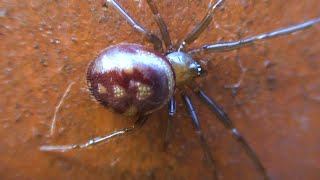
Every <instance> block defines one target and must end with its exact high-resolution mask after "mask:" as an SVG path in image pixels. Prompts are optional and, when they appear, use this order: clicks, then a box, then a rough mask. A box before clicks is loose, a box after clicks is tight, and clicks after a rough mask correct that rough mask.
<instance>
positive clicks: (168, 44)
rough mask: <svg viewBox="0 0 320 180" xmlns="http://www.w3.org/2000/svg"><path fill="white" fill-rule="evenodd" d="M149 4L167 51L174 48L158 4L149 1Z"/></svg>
mask: <svg viewBox="0 0 320 180" xmlns="http://www.w3.org/2000/svg"><path fill="white" fill-rule="evenodd" d="M147 3H148V5H149V7H150V9H151V11H152V13H153V15H154V17H155V19H156V22H157V24H158V27H159V29H160V32H161V36H162V40H163V42H164V44H165V46H166V48H167V50H170V49H171V48H172V42H171V39H170V35H169V32H168V29H167V26H166V23H165V22H164V20H163V19H162V17H161V15H160V13H159V11H158V8H157V6H156V4H155V3H154V2H153V1H152V0H147Z"/></svg>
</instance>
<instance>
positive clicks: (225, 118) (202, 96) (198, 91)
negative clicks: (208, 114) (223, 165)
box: [193, 85, 270, 180]
mask: <svg viewBox="0 0 320 180" xmlns="http://www.w3.org/2000/svg"><path fill="white" fill-rule="evenodd" d="M193 90H194V92H195V93H196V94H197V95H198V96H199V97H200V99H201V100H203V101H204V102H205V103H206V104H207V105H208V106H209V107H211V109H212V110H213V111H214V112H215V114H216V115H217V116H218V119H219V120H220V121H221V122H222V123H223V125H224V126H225V128H227V129H228V130H229V131H230V132H231V133H232V135H233V137H234V138H235V140H236V141H238V142H239V143H240V144H241V146H242V148H243V149H244V150H245V151H246V153H247V155H248V156H249V157H250V158H251V159H252V160H253V162H254V164H255V165H256V167H257V168H258V169H259V171H260V172H261V174H262V175H263V177H264V179H265V180H270V178H269V177H268V175H267V172H266V169H265V167H264V166H263V165H262V163H261V161H260V159H259V158H258V156H257V154H256V153H255V152H254V151H253V150H252V149H251V147H250V146H249V144H248V143H247V141H246V140H245V139H244V137H243V136H242V135H241V134H240V133H239V131H238V129H236V128H235V126H234V125H233V122H232V121H231V119H230V118H229V117H228V115H227V114H226V113H225V112H224V111H223V110H222V108H221V107H220V106H219V105H218V104H217V103H215V102H214V100H213V99H212V98H210V97H208V96H207V95H206V94H205V93H204V92H203V91H202V90H201V89H200V88H199V87H198V86H197V85H194V87H193Z"/></svg>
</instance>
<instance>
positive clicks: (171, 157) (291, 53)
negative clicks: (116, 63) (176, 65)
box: [0, 0, 320, 180]
mask: <svg viewBox="0 0 320 180" xmlns="http://www.w3.org/2000/svg"><path fill="white" fill-rule="evenodd" d="M119 1H120V3H121V4H122V5H123V6H124V7H125V8H126V9H127V11H128V12H129V13H130V14H131V15H132V16H133V17H134V18H135V19H136V20H137V21H138V22H139V23H140V24H141V25H142V26H143V27H146V28H147V29H149V30H151V31H152V32H154V33H156V34H158V35H159V30H158V29H157V26H156V23H155V21H154V19H153V18H152V15H151V12H150V10H149V9H148V6H147V4H146V2H145V1H143V0H119ZM155 2H156V4H157V5H158V8H159V10H160V12H161V14H162V16H163V18H164V20H165V22H166V23H167V25H168V29H169V31H170V35H171V38H172V40H173V42H174V43H178V42H181V41H182V39H183V38H184V37H185V36H186V35H187V33H188V32H190V31H191V30H192V28H193V27H194V26H195V25H196V24H197V23H198V22H199V21H200V20H201V19H202V17H203V16H204V14H205V11H206V9H207V6H208V3H209V0H181V1H170V0H161V1H160V0H156V1H155ZM319 7H320V2H319V0H306V1H300V0H289V1H279V0H264V1H255V0H251V1H250V0H226V2H225V3H224V4H223V8H222V9H220V10H218V11H217V12H216V13H215V15H214V17H215V18H214V22H212V23H211V24H210V26H209V27H208V28H207V30H205V32H204V33H203V34H202V35H201V37H200V38H199V39H198V40H197V41H196V42H195V43H193V44H192V45H191V46H190V47H197V46H200V45H201V44H205V43H212V42H218V41H226V40H235V39H238V38H239V37H249V36H251V35H256V34H259V33H263V32H268V31H271V30H274V29H278V28H281V27H285V26H288V25H292V24H295V23H299V22H303V21H305V20H307V19H311V18H315V17H317V16H318V17H319V16H320V9H319ZM319 37H320V25H319V24H318V25H316V26H314V27H312V28H311V29H308V30H305V31H303V32H299V33H295V34H293V35H288V36H285V37H280V38H277V39H272V40H268V41H264V42H261V43H258V44H257V45H255V46H252V47H248V48H244V49H241V50H240V51H238V54H239V58H240V60H241V62H242V64H243V66H244V67H245V68H247V73H246V74H245V76H244V78H243V81H242V84H241V87H240V89H239V92H238V94H236V95H235V94H233V93H232V91H231V90H230V89H229V90H228V89H225V88H224V86H225V85H228V84H233V83H236V82H237V80H238V79H239V77H240V76H241V70H240V68H239V65H238V64H237V63H236V60H235V58H236V56H237V51H232V52H227V53H215V54H206V55H203V56H201V60H202V62H203V63H204V64H206V68H207V70H208V71H209V75H208V76H207V77H206V78H203V79H201V80H200V79H199V84H200V85H201V87H202V88H203V89H204V90H205V91H206V92H207V93H208V94H209V95H210V96H212V97H215V99H216V100H217V102H218V103H219V104H220V105H221V106H222V107H223V108H224V109H225V110H226V111H227V112H228V113H229V116H230V117H231V118H232V119H233V120H234V122H235V125H236V126H237V127H238V128H239V130H240V132H242V133H243V135H244V136H245V137H246V138H247V140H248V142H249V143H250V144H251V146H252V148H253V149H254V150H255V151H256V152H257V154H258V155H259V157H260V159H261V160H262V162H263V164H264V165H265V166H266V168H267V171H268V173H269V175H270V176H271V177H272V179H274V180H301V179H304V180H317V179H320V173H319V171H320V153H319V152H320V143H319V139H320V131H319V128H320V121H319V117H320V111H319V108H320V43H319ZM0 38H1V39H0V42H1V43H0V48H1V51H0V59H1V61H0V67H1V68H0V70H1V71H0V179H3V180H7V179H14V180H18V179H19V180H31V179H32V180H40V179H46V180H56V179H61V180H67V179H77V180H80V179H94V180H96V179H181V180H182V179H212V176H211V173H210V171H209V170H210V169H209V168H208V166H207V164H206V162H205V160H204V157H203V153H202V149H201V147H200V145H199V142H198V139H197V137H196V136H195V133H194V131H193V129H192V125H191V123H190V122H191V121H190V119H189V117H188V115H187V113H186V112H185V109H184V108H183V107H182V105H181V101H180V99H178V101H179V102H178V106H177V107H178V113H177V118H176V119H175V121H174V130H173V136H172V139H171V144H170V146H169V147H168V150H167V152H164V151H163V150H162V145H163V140H164V132H165V128H166V127H165V125H166V118H167V116H166V108H164V109H162V110H160V111H158V112H156V113H154V114H153V115H152V116H151V117H150V119H149V121H148V122H147V123H146V125H145V126H144V127H143V128H142V129H141V130H139V131H136V132H134V133H132V134H130V135H128V136H125V137H120V138H116V139H114V140H112V141H110V142H108V143H103V144H100V145H97V146H94V147H92V148H90V149H83V150H73V151H69V152H64V153H56V152H41V151H39V149H38V148H39V146H41V145H44V144H69V143H79V142H83V141H85V140H87V139H89V138H92V137H95V136H98V135H103V134H104V133H108V132H112V131H114V130H116V129H120V128H122V127H126V126H129V125H131V124H132V123H133V120H130V119H127V118H125V117H122V116H120V115H117V114H113V113H111V112H109V111H108V110H106V109H105V108H104V107H102V106H101V105H99V104H97V103H95V102H93V101H92V100H91V99H90V96H89V95H88V93H87V90H86V83H85V71H86V68H87V65H88V63H89V62H90V60H91V59H93V58H94V57H95V56H96V55H97V54H98V53H99V51H101V50H102V49H103V48H105V47H107V46H109V45H114V44H117V43H121V42H131V43H139V44H144V45H146V46H148V47H152V46H151V45H150V44H149V43H147V42H144V41H143V38H142V37H141V36H140V35H139V34H137V33H136V32H134V31H133V30H132V29H131V28H130V27H129V26H128V24H127V23H126V22H125V21H124V20H123V19H122V18H121V17H120V15H119V14H117V13H116V12H115V11H114V10H113V9H112V8H108V7H104V6H103V1H102V0H101V1H100V0H97V1H94V0H88V1H84V0H83V1H76V0H59V1H56V0H48V1H45V0H29V1H23V0H0ZM71 82H75V84H74V85H73V86H72V88H71V91H70V93H68V95H67V96H66V98H65V101H64V103H63V104H62V107H61V109H60V110H59V112H58V114H57V128H56V132H55V134H54V136H50V124H51V121H52V117H53V113H54V111H55V107H56V106H57V104H58V102H59V100H60V98H61V97H62V95H63V93H64V92H65V90H66V88H67V87H68V85H69V84H70V83H71ZM192 99H193V100H194V101H195V106H196V109H197V111H198V114H199V115H200V119H201V124H202V126H203V129H204V132H205V135H206V138H207V140H208V142H209V144H210V148H211V151H212V153H213V154H214V156H215V157H216V159H217V166H218V171H219V177H220V178H219V179H221V180H223V179H224V180H239V179H241V180H242V179H243V180H248V179H249V180H251V179H255V180H256V179H261V175H260V174H259V173H258V171H257V170H256V168H255V167H254V165H253V164H252V161H251V160H250V159H249V158H248V157H247V156H246V155H245V153H244V152H243V151H242V149H241V147H240V146H239V144H237V143H236V142H235V141H234V140H233V139H232V137H231V136H230V134H229V133H228V132H227V131H226V130H225V129H224V127H223V126H222V125H221V124H220V123H219V121H217V119H216V117H215V116H214V115H213V114H212V113H211V112H210V110H209V109H208V108H206V107H205V106H203V105H201V104H200V102H199V101H196V97H192Z"/></svg>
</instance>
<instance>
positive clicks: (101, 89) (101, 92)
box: [98, 83, 107, 94]
mask: <svg viewBox="0 0 320 180" xmlns="http://www.w3.org/2000/svg"><path fill="white" fill-rule="evenodd" d="M98 92H99V93H100V94H105V93H107V89H106V88H105V87H104V86H103V85H102V84H100V83H99V84H98Z"/></svg>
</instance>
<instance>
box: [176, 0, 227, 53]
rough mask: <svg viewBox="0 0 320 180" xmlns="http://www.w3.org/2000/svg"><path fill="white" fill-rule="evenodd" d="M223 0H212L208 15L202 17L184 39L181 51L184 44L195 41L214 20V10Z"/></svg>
mask: <svg viewBox="0 0 320 180" xmlns="http://www.w3.org/2000/svg"><path fill="white" fill-rule="evenodd" d="M222 1H223V0H218V2H216V3H215V4H213V3H212V1H210V4H209V8H208V11H207V14H206V16H205V17H204V18H203V19H202V21H201V22H200V23H199V24H198V25H197V26H196V27H195V28H194V29H193V30H192V31H191V33H189V34H188V35H187V37H186V38H185V39H184V41H183V42H182V43H181V45H180V47H179V51H181V50H183V49H184V46H185V45H187V44H190V43H192V42H193V41H195V40H196V39H197V38H198V37H199V35H200V34H201V33H202V32H203V30H205V29H206V27H207V26H208V25H209V23H210V22H211V20H212V16H213V14H212V12H213V11H214V10H215V9H216V8H217V7H218V6H219V5H220V4H221V3H222Z"/></svg>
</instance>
